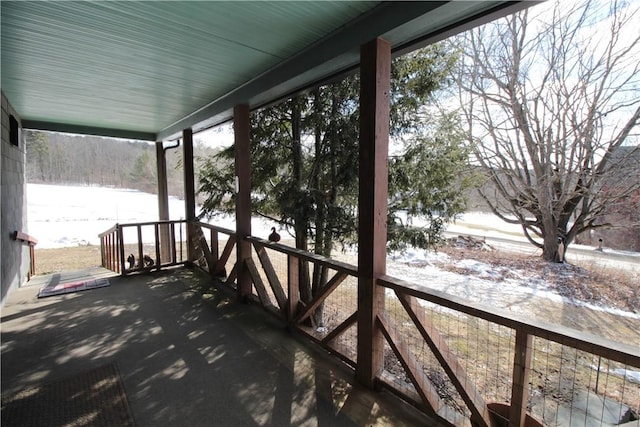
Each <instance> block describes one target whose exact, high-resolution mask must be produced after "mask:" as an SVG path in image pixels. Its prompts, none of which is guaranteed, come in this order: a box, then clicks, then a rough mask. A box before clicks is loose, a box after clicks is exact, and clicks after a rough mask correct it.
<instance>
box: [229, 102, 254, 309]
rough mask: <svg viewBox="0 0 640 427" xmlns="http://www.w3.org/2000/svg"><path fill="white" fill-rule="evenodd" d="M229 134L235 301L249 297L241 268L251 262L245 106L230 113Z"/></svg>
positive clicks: (248, 278)
mask: <svg viewBox="0 0 640 427" xmlns="http://www.w3.org/2000/svg"><path fill="white" fill-rule="evenodd" d="M233 131H234V136H235V147H236V180H237V181H236V192H237V194H236V237H237V245H236V255H237V261H236V268H237V274H238V277H237V284H238V288H237V289H238V299H240V300H242V301H244V300H246V299H247V298H248V297H249V296H250V295H251V276H250V274H249V270H248V269H247V266H246V264H245V260H246V259H247V258H251V243H250V242H248V241H247V240H246V237H248V236H250V235H251V154H250V137H249V106H248V105H236V106H235V107H234V109H233Z"/></svg>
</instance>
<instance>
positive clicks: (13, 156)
mask: <svg viewBox="0 0 640 427" xmlns="http://www.w3.org/2000/svg"><path fill="white" fill-rule="evenodd" d="M10 115H13V116H14V117H15V118H16V119H17V120H18V124H19V125H20V127H22V125H21V122H20V118H19V117H18V115H17V114H16V112H15V110H14V109H13V108H12V107H11V105H10V104H9V102H8V100H7V98H6V97H5V95H4V93H2V145H1V147H2V148H1V150H2V151H1V157H2V163H1V166H0V168H1V169H0V176H1V186H0V187H1V190H0V196H1V197H0V208H1V209H0V211H1V215H2V219H1V223H2V236H1V237H0V239H1V242H0V243H1V244H0V279H1V280H2V282H1V285H2V299H1V303H2V304H3V303H4V300H5V297H6V295H7V294H8V293H9V291H10V290H11V289H14V288H17V287H18V286H20V285H22V284H23V283H24V282H25V281H26V280H27V273H28V271H29V247H28V245H27V244H26V243H24V242H20V241H16V240H14V239H13V238H12V236H13V233H14V232H15V231H17V230H19V231H23V232H28V230H27V198H26V191H27V187H26V181H25V176H26V175H25V163H26V150H25V145H24V141H22V138H20V139H19V142H18V146H17V147H16V146H15V145H12V144H11V142H10V140H9V135H10V130H9V128H10V125H9V116H10Z"/></svg>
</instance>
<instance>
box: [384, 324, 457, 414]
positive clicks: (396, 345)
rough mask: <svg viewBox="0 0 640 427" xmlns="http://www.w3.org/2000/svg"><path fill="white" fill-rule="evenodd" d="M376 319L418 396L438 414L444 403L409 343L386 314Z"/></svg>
mask: <svg viewBox="0 0 640 427" xmlns="http://www.w3.org/2000/svg"><path fill="white" fill-rule="evenodd" d="M378 320H379V321H380V324H381V325H382V332H383V333H384V335H385V336H386V338H387V342H388V343H389V345H390V346H391V349H392V350H393V352H394V353H395V355H396V356H397V357H398V360H399V361H400V363H401V364H402V367H403V368H404V370H405V372H406V374H407V375H408V376H409V378H410V379H411V382H412V383H413V385H414V386H415V388H416V391H417V392H418V394H419V395H420V398H421V399H422V401H423V402H424V403H425V404H426V405H427V406H428V408H429V409H430V410H431V411H432V412H433V413H435V414H439V413H440V412H441V411H442V410H443V408H444V407H445V403H444V401H443V400H442V399H441V398H440V396H439V395H438V390H437V389H436V388H435V387H434V385H433V384H432V383H431V381H429V378H427V375H426V374H425V373H424V370H423V369H422V366H421V363H419V362H418V361H417V359H416V358H415V356H414V355H413V353H412V352H411V350H409V345H408V344H407V343H406V341H405V340H404V339H403V338H402V334H400V333H399V332H398V331H397V329H396V327H395V326H394V325H393V322H391V320H390V319H389V317H388V316H387V314H386V313H380V316H379V317H378Z"/></svg>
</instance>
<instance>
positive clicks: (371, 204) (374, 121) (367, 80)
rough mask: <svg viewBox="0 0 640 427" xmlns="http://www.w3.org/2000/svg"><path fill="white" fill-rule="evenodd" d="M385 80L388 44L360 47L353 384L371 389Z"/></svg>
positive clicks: (380, 267)
mask: <svg viewBox="0 0 640 427" xmlns="http://www.w3.org/2000/svg"><path fill="white" fill-rule="evenodd" d="M390 76H391V46H390V44H389V42H387V41H386V40H382V39H376V40H373V41H371V42H369V43H367V44H366V45H364V46H362V49H361V65H360V170H359V177H360V192H359V203H358V218H359V222H358V365H357V367H356V378H357V379H358V381H360V382H361V383H362V384H364V385H365V386H367V387H370V388H373V386H374V383H375V378H376V376H377V375H378V373H379V372H380V371H381V370H382V368H383V348H384V337H383V335H382V332H381V330H380V326H379V325H378V324H377V318H378V313H380V312H381V311H382V310H383V309H384V288H382V287H380V286H377V285H376V281H377V279H378V277H380V276H381V275H384V274H385V272H386V253H387V252H386V251H387V248H386V245H387V193H388V168H389V166H388V148H389V91H390Z"/></svg>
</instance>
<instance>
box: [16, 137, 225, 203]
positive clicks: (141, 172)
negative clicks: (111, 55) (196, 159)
mask: <svg viewBox="0 0 640 427" xmlns="http://www.w3.org/2000/svg"><path fill="white" fill-rule="evenodd" d="M24 138H25V143H26V150H27V165H26V174H27V182H29V183H40V184H80V185H98V186H103V187H116V188H131V189H136V190H140V191H144V192H147V193H156V192H157V179H156V175H157V171H156V151H155V150H156V149H155V144H150V143H148V142H144V141H131V140H122V139H112V138H102V137H98V136H84V135H70V134H62V133H56V132H36V131H25V135H24ZM215 152H216V150H214V149H212V148H209V147H206V146H205V145H204V144H203V143H202V142H200V141H199V140H198V139H197V138H196V141H195V146H194V155H196V156H208V155H212V154H214V153H215ZM181 165H182V149H181V148H178V149H169V150H167V175H168V184H169V185H168V186H169V194H170V195H173V196H178V197H182V196H183V192H184V184H183V182H184V180H183V175H182V174H183V171H182V166H181Z"/></svg>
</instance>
